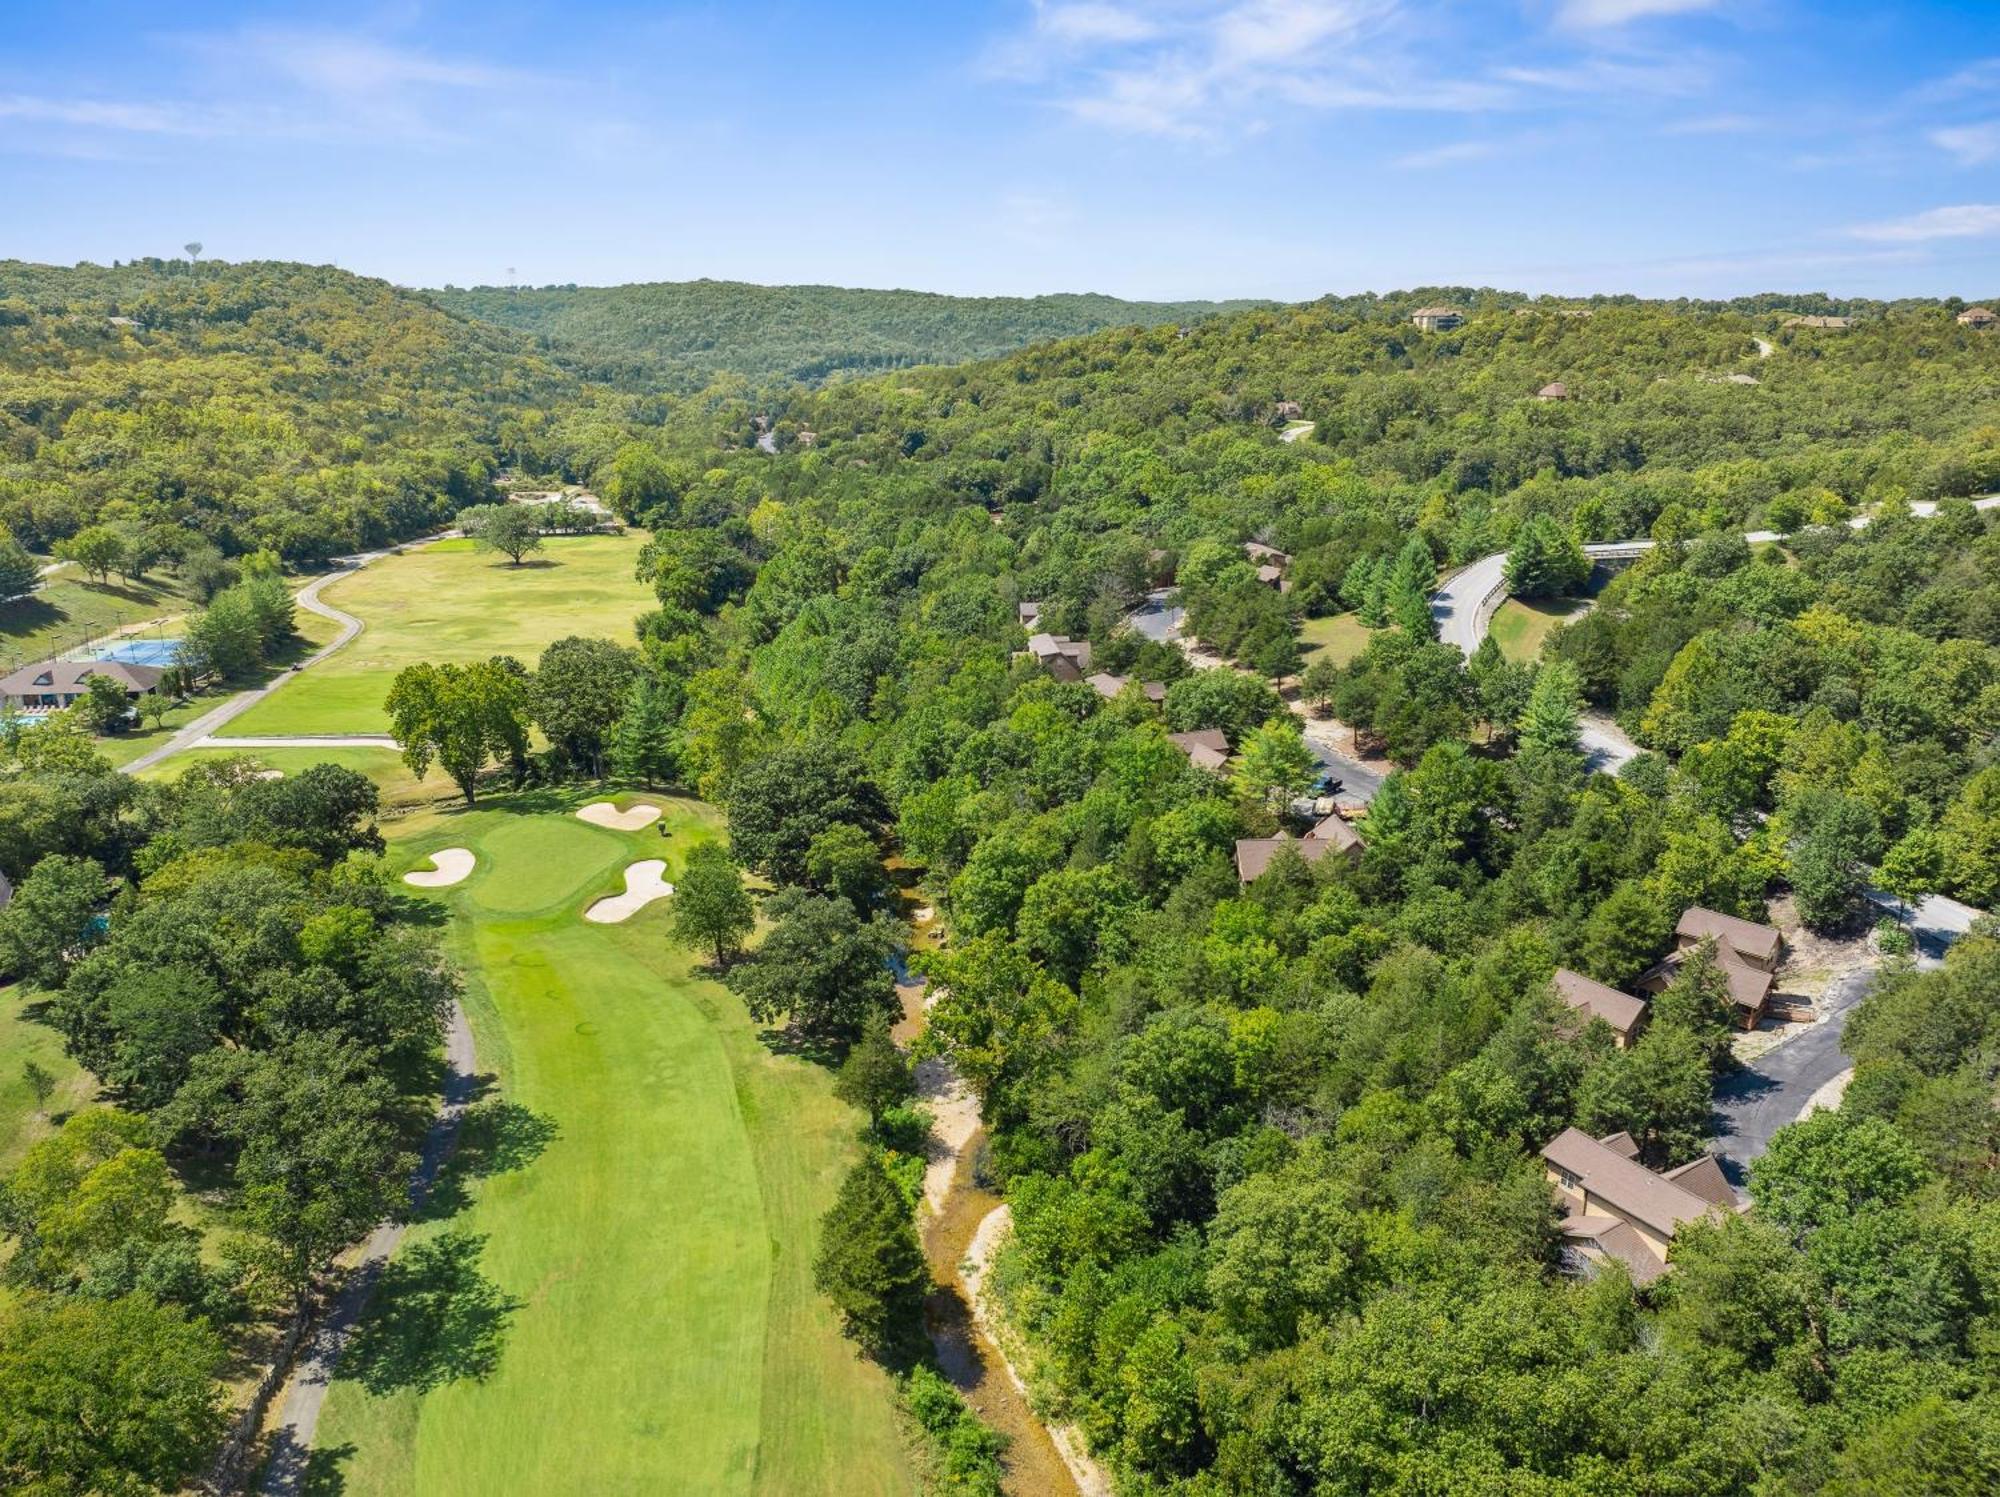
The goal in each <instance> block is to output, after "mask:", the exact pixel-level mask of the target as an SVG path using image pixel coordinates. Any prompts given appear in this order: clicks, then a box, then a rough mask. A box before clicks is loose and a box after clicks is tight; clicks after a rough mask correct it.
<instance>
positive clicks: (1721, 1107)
mask: <svg viewBox="0 0 2000 1497" xmlns="http://www.w3.org/2000/svg"><path fill="white" fill-rule="evenodd" d="M1875 975H1876V969H1875V968H1874V967H1859V968H1856V969H1855V970H1854V971H1852V972H1844V973H1842V974H1841V975H1840V976H1839V977H1837V978H1835V979H1834V981H1833V984H1832V986H1830V987H1829V988H1828V989H1827V991H1826V996H1825V998H1824V999H1822V1000H1821V1003H1822V1006H1823V1007H1824V1008H1825V1010H1826V1017H1825V1018H1823V1019H1820V1020H1819V1021H1818V1022H1817V1023H1815V1024H1812V1025H1810V1026H1808V1027H1804V1028H1801V1029H1800V1030H1799V1031H1798V1033H1796V1034H1794V1035H1792V1036H1791V1037H1790V1038H1789V1039H1786V1040H1782V1041H1780V1042H1779V1043H1778V1044H1776V1045H1774V1046H1772V1047H1771V1048H1770V1049H1769V1050H1766V1051H1765V1052H1764V1053H1763V1054H1762V1055H1760V1056H1758V1057H1757V1058H1756V1059H1755V1060H1753V1061H1751V1062H1750V1063H1749V1064H1748V1065H1746V1066H1745V1067H1744V1068H1743V1069H1742V1070H1740V1071H1738V1072H1736V1073H1735V1074H1734V1075H1731V1076H1726V1077H1724V1078H1723V1080H1722V1084H1721V1085H1720V1086H1718V1087H1717V1088H1716V1089H1715V1110H1714V1114H1713V1117H1714V1124H1715V1145H1716V1146H1715V1154H1716V1157H1717V1159H1718V1160H1719V1161H1720V1162H1721V1164H1722V1172H1723V1174H1725V1175H1727V1176H1728V1177H1729V1183H1730V1184H1732V1185H1735V1186H1738V1187H1741V1186H1742V1184H1743V1182H1744V1180H1745V1179H1746V1178H1747V1172H1748V1170H1749V1168H1750V1164H1751V1161H1753V1160H1755V1159H1757V1158H1759V1157H1760V1156H1762V1154H1763V1152H1764V1151H1765V1150H1766V1149H1768V1148H1769V1147H1770V1146H1771V1135H1772V1134H1774V1133H1776V1132H1777V1131H1778V1130H1779V1129H1780V1128H1782V1127H1784V1126H1785V1125H1786V1124H1787V1123H1795V1122H1797V1121H1798V1119H1799V1116H1800V1114H1802V1113H1803V1112H1804V1111H1805V1109H1806V1104H1807V1103H1808V1102H1810V1101H1811V1100H1812V1097H1813V1093H1815V1092H1817V1091H1818V1090H1819V1089H1820V1088H1821V1087H1823V1086H1825V1085H1826V1084H1827V1083H1828V1082H1829V1081H1831V1080H1833V1079H1834V1077H1836V1076H1838V1075H1840V1073H1841V1072H1843V1071H1845V1070H1846V1069H1847V1068H1848V1066H1849V1064H1850V1062H1849V1060H1848V1058H1847V1055H1846V1053H1845V1052H1844V1051H1842V1050H1841V1048H1840V1036H1841V1034H1842V1033H1843V1032H1844V1031H1845V1030H1846V1028H1847V1016H1848V1014H1849V1013H1850V1012H1851V1011H1852V1010H1853V1008H1854V1005H1855V1004H1857V1003H1859V1002H1860V1001H1861V1000H1862V999H1863V998H1865V997H1867V996H1868V991H1869V989H1871V988H1872V987H1874V986H1875Z"/></svg>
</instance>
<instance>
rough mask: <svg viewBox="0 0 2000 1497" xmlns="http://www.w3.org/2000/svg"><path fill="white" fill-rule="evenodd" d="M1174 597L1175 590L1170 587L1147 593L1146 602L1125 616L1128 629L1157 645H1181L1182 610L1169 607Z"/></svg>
mask: <svg viewBox="0 0 2000 1497" xmlns="http://www.w3.org/2000/svg"><path fill="white" fill-rule="evenodd" d="M1173 595H1174V590H1173V589H1172V588H1170V587H1161V588H1155V589H1154V590H1153V591H1152V592H1150V593H1147V594H1146V601H1145V602H1144V603H1142V604H1140V605H1139V606H1138V607H1137V608H1135V609H1134V610H1133V611H1132V612H1130V613H1128V614H1127V615H1125V624H1126V627H1128V628H1129V629H1131V630H1132V632H1133V633H1135V634H1141V635H1144V636H1145V637H1146V638H1147V639H1150V640H1151V641H1152V642H1153V643H1154V644H1156V645H1171V644H1177V643H1179V642H1180V637H1181V614H1182V610H1181V609H1179V608H1169V607H1168V606H1167V599H1169V598H1171V597H1172V596H1173Z"/></svg>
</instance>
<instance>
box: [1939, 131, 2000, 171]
mask: <svg viewBox="0 0 2000 1497" xmlns="http://www.w3.org/2000/svg"><path fill="white" fill-rule="evenodd" d="M1930 139H1931V144H1932V145H1934V146H1936V147H1937V148H1938V149H1939V150H1941V151H1948V152H1950V153H1951V154H1952V155H1953V156H1955V157H1957V158H1958V164H1959V165H1960V166H1979V165H1981V164H1982V163H1984V162H1988V161H1991V160H1993V159H1994V158H1995V157H1996V156H2000V120H1988V121H1987V122H1986V123H1984V124H1980V125H1947V126H1945V127H1944V128H1943V129H1939V130H1933V131H1931V135H1930Z"/></svg>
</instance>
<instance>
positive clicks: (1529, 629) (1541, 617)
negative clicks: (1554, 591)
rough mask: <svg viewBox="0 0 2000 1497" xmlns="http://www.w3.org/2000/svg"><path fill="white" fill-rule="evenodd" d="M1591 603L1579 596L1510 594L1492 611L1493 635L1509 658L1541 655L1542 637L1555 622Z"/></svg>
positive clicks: (1526, 657)
mask: <svg viewBox="0 0 2000 1497" xmlns="http://www.w3.org/2000/svg"><path fill="white" fill-rule="evenodd" d="M1589 606H1590V605H1589V604H1587V603H1585V602H1584V601H1583V600H1582V599H1580V598H1537V599H1535V600H1534V601H1533V602H1529V601H1527V600H1525V599H1522V598H1509V599H1508V600H1507V601H1506V602H1504V603H1502V604H1501V605H1500V607H1499V610H1498V611H1497V612H1496V613H1495V614H1494V615H1493V626H1492V632H1493V638H1494V641H1495V642H1496V643H1497V644H1498V645H1499V646H1500V653H1501V654H1502V655H1504V656H1506V657H1507V659H1509V660H1515V661H1532V660H1538V659H1540V658H1541V653H1542V641H1543V640H1545V639H1547V638H1548V637H1549V635H1550V634H1551V633H1552V632H1554V630H1555V627H1556V625H1557V624H1560V623H1563V622H1564V621H1565V620H1568V619H1573V618H1577V617H1579V616H1581V615H1582V613H1583V612H1584V610H1585V609H1586V608H1588V607H1589Z"/></svg>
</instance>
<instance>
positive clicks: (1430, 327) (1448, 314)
mask: <svg viewBox="0 0 2000 1497" xmlns="http://www.w3.org/2000/svg"><path fill="white" fill-rule="evenodd" d="M1410 321H1412V322H1414V323H1415V324H1416V325H1417V326H1418V327H1420V328H1422V329H1423V330H1424V331H1425V332H1427V333H1448V332H1450V331H1451V330H1452V329H1453V328H1456V327H1464V326H1465V314H1464V313H1463V312H1461V311H1459V310H1458V308H1457V307H1418V308H1417V310H1416V311H1414V312H1412V313H1411V314H1410Z"/></svg>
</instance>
